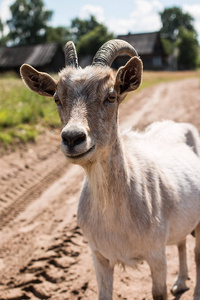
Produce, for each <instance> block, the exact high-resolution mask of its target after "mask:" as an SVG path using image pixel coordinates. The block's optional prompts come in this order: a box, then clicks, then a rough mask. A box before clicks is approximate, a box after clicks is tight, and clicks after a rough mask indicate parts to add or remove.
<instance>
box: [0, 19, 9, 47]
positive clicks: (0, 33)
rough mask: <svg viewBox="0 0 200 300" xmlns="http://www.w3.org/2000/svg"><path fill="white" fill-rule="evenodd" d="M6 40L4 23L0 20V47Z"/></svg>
mask: <svg viewBox="0 0 200 300" xmlns="http://www.w3.org/2000/svg"><path fill="white" fill-rule="evenodd" d="M7 40H8V36H7V35H4V23H3V22H2V20H1V19H0V46H5V45H6V42H7Z"/></svg>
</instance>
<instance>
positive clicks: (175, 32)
mask: <svg viewBox="0 0 200 300" xmlns="http://www.w3.org/2000/svg"><path fill="white" fill-rule="evenodd" d="M160 16H161V21H162V28H161V34H162V42H163V46H164V49H165V51H166V53H167V54H168V55H171V54H172V55H173V56H174V59H175V58H176V56H177V55H176V52H177V51H178V59H177V62H178V67H179V68H180V69H194V68H196V67H197V60H198V41H197V34H196V31H195V28H194V26H193V21H194V19H193V17H192V16H191V15H190V14H188V13H184V12H183V11H182V9H181V8H179V7H172V8H166V9H164V11H163V12H161V13H160Z"/></svg>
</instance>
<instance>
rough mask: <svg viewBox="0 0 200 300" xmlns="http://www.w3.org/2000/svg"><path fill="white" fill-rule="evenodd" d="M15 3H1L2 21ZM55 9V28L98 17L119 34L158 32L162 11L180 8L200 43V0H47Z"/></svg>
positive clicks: (0, 16)
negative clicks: (72, 21)
mask: <svg viewBox="0 0 200 300" xmlns="http://www.w3.org/2000/svg"><path fill="white" fill-rule="evenodd" d="M13 2H14V0H0V18H1V19H2V20H3V21H5V20H7V19H9V6H10V5H11V4H12V3H13ZM43 2H44V4H45V7H46V8H47V9H48V10H52V11H53V12H54V13H53V17H52V19H51V21H50V24H49V25H51V26H55V27H56V26H70V24H71V20H72V19H74V18H75V17H79V18H81V19H86V18H88V17H89V16H90V15H94V16H95V17H96V18H97V20H98V21H99V22H102V23H104V24H105V25H106V26H107V27H108V29H109V31H111V32H113V33H114V34H115V35H120V34H127V33H129V32H130V33H143V32H152V31H158V30H160V28H161V25H162V24H161V20H160V16H159V12H162V11H163V10H164V9H165V8H168V7H172V6H178V7H180V8H182V9H183V11H184V12H188V13H189V14H190V15H191V16H193V18H194V20H195V21H194V27H195V29H196V31H197V32H198V39H199V41H200V0H123V1H122V0H112V1H110V0H101V1H99V0H43Z"/></svg>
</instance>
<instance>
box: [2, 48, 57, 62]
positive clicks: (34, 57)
mask: <svg viewBox="0 0 200 300" xmlns="http://www.w3.org/2000/svg"><path fill="white" fill-rule="evenodd" d="M59 47H60V46H59V45H58V44H56V43H50V44H41V45H25V46H15V47H2V48H0V68H18V67H20V66H21V65H22V64H23V63H27V64H30V65H32V66H34V67H42V66H45V65H47V64H48V63H50V61H51V60H52V58H53V56H54V55H55V53H56V51H57V49H58V48H59Z"/></svg>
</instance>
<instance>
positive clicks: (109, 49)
mask: <svg viewBox="0 0 200 300" xmlns="http://www.w3.org/2000/svg"><path fill="white" fill-rule="evenodd" d="M120 54H127V55H129V56H131V57H132V56H138V54H137V51H136V50H135V49H134V48H133V47H132V46H131V45H130V44H129V43H128V42H125V41H123V40H117V39H116V40H111V41H108V42H107V43H105V44H103V46H101V48H100V49H99V50H98V51H97V53H96V55H95V57H94V59H93V63H92V65H93V66H97V65H98V66H111V64H112V62H113V61H114V59H115V58H116V57H117V56H119V55H120Z"/></svg>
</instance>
